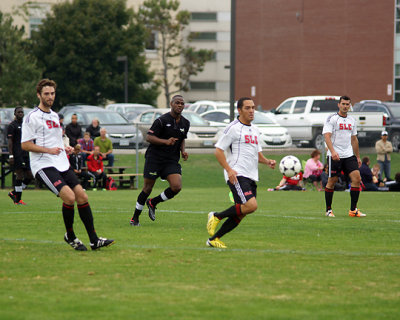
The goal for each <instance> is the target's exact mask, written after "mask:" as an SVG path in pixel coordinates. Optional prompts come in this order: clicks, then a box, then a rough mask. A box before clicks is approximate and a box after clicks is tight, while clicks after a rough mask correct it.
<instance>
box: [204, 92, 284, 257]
mask: <svg viewBox="0 0 400 320" xmlns="http://www.w3.org/2000/svg"><path fill="white" fill-rule="evenodd" d="M237 108H238V112H239V117H238V118H237V119H236V120H234V121H233V122H231V123H230V124H229V125H228V126H227V127H226V129H225V130H224V133H223V135H222V136H221V137H220V139H219V140H218V142H217V144H216V145H215V146H216V149H215V156H216V158H217V160H218V162H219V163H220V165H221V166H222V167H223V168H224V175H225V180H226V181H227V184H228V186H229V188H230V189H231V191H232V194H233V198H234V200H235V205H233V206H231V207H229V208H228V209H226V210H224V211H221V212H210V213H209V214H208V222H207V231H208V234H209V235H210V238H209V239H208V240H207V245H208V246H210V247H215V248H223V249H224V248H226V245H225V244H224V243H223V242H222V241H221V240H220V238H221V237H222V236H223V235H225V234H226V233H228V232H230V231H232V230H233V229H234V228H236V227H237V226H238V225H239V223H240V221H241V220H242V219H243V218H244V217H245V216H246V215H247V214H250V213H252V212H254V211H256V210H257V200H256V196H257V185H256V181H258V163H263V164H266V165H268V166H269V167H270V168H272V169H274V168H275V165H276V161H275V160H271V159H267V158H265V157H264V155H263V154H262V152H261V151H262V149H261V144H260V132H259V130H258V128H257V127H256V126H255V125H253V124H252V123H251V122H252V121H253V120H254V111H255V105H254V102H253V100H251V99H250V98H246V97H243V98H240V99H239V100H238V102H237ZM224 151H225V152H226V153H227V156H225V154H224ZM224 218H227V220H226V221H225V222H224V224H223V225H222V226H221V228H220V229H219V230H218V231H217V232H215V229H216V227H217V226H218V224H219V223H220V222H221V220H222V219H224Z"/></svg>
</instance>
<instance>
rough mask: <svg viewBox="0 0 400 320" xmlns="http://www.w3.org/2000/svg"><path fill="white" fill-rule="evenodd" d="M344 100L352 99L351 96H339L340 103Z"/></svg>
mask: <svg viewBox="0 0 400 320" xmlns="http://www.w3.org/2000/svg"><path fill="white" fill-rule="evenodd" d="M342 100H346V101H351V99H350V97H349V96H341V97H340V98H339V103H340V102H341V101H342Z"/></svg>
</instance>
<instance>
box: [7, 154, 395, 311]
mask: <svg viewBox="0 0 400 320" xmlns="http://www.w3.org/2000/svg"><path fill="white" fill-rule="evenodd" d="M395 156H396V157H395V158H396V159H394V163H393V164H392V167H394V168H396V166H397V160H398V158H397V155H395ZM124 158H125V157H124ZM279 158H280V157H279V156H277V159H279ZM305 158H307V156H305ZM121 159H122V158H121ZM126 160H127V161H128V162H129V161H130V160H129V157H128V156H126ZM120 161H121V162H123V161H125V160H120ZM393 170H394V169H392V172H396V171H393ZM398 171H400V170H398ZM183 172H184V173H183V174H184V176H183V183H184V188H183V190H182V192H181V194H179V195H178V196H177V197H176V198H175V199H173V200H171V201H169V202H165V203H162V204H160V205H159V210H158V213H157V220H156V221H155V222H152V221H150V219H149V218H148V217H147V210H145V211H144V213H143V215H142V217H141V224H142V227H140V228H132V227H130V226H129V224H128V221H129V219H130V217H131V214H132V208H133V207H134V203H135V201H136V197H137V195H138V193H139V191H138V190H118V191H114V192H110V191H107V192H99V191H98V192H93V191H89V192H88V194H89V199H90V203H91V206H92V209H93V212H94V216H95V225H96V229H97V232H98V234H99V235H100V236H106V237H112V238H114V239H116V244H115V245H114V246H112V247H110V248H105V249H102V250H101V251H98V252H91V251H89V252H75V251H73V250H72V249H71V248H70V247H68V246H67V244H66V243H65V242H64V241H63V239H62V238H63V234H64V228H63V222H62V216H61V213H60V209H61V202H60V201H59V199H57V198H56V197H55V196H54V195H53V194H51V193H50V192H49V191H45V190H39V191H37V190H28V191H26V192H24V195H23V199H24V200H25V201H26V202H27V203H28V206H25V207H22V206H14V205H13V204H12V203H11V200H10V199H8V197H7V192H8V190H2V191H0V199H3V200H1V201H0V219H1V223H0V253H1V255H0V289H1V290H0V319H398V318H399V317H400V307H399V306H400V269H399V266H400V250H399V243H400V233H399V226H400V219H399V217H398V214H399V213H398V203H399V194H398V193H389V192H382V193H366V192H365V193H362V194H361V195H360V201H359V207H360V208H361V209H362V210H363V211H364V212H365V213H367V215H368V216H367V217H366V218H365V219H354V218H353V219H352V218H349V217H348V216H347V212H348V207H349V202H350V195H349V193H348V192H336V193H335V194H334V212H335V214H336V218H334V219H328V218H325V217H324V216H323V212H324V207H325V205H324V194H323V193H321V192H316V191H307V192H267V191H266V190H267V188H268V187H270V186H271V185H274V184H276V183H277V180H278V179H279V178H280V174H279V173H277V172H273V171H271V170H269V169H267V168H262V169H261V170H260V177H261V179H260V182H259V183H258V185H259V188H258V197H257V199H258V204H259V208H258V210H257V212H255V213H254V214H252V215H250V216H248V217H246V219H244V220H243V222H242V223H241V225H240V226H239V227H238V228H236V229H235V230H234V231H232V232H231V233H229V234H228V235H226V236H225V237H224V239H223V240H224V242H225V243H226V244H227V245H228V249H227V250H225V251H220V250H215V249H211V248H207V247H206V246H205V241H206V239H207V231H206V229H205V225H206V220H207V213H208V212H209V211H211V210H222V209H224V208H226V207H227V206H229V205H230V203H229V200H228V188H227V187H226V186H224V182H223V178H222V173H221V170H220V169H219V167H218V165H217V164H216V162H215V160H214V159H213V157H212V156H211V155H193V156H192V158H191V159H190V160H189V161H188V162H187V163H185V164H183ZM166 186H167V184H166V182H160V181H158V182H157V184H156V188H155V190H154V191H153V192H154V194H158V193H159V192H160V191H162V190H163V188H165V187H166ZM75 230H76V233H77V235H78V236H79V237H80V239H81V240H83V241H84V243H85V244H88V239H87V236H86V232H85V231H84V227H83V225H82V223H81V221H80V219H79V215H78V214H77V213H76V218H75Z"/></svg>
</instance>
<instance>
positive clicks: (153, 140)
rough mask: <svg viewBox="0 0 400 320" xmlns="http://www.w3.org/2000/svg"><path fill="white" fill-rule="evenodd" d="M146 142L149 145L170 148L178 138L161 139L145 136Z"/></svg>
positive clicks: (150, 135) (149, 135)
mask: <svg viewBox="0 0 400 320" xmlns="http://www.w3.org/2000/svg"><path fill="white" fill-rule="evenodd" d="M146 141H147V142H148V143H151V144H156V145H159V146H162V145H164V146H172V145H174V144H175V142H176V141H178V138H173V137H171V138H169V139H161V138H159V137H157V136H155V135H153V134H147V137H146Z"/></svg>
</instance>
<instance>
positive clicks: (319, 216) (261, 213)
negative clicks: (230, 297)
mask: <svg viewBox="0 0 400 320" xmlns="http://www.w3.org/2000/svg"><path fill="white" fill-rule="evenodd" d="M112 211H113V212H115V213H124V212H125V213H127V214H128V216H129V215H131V214H132V210H130V211H129V210H122V209H112ZM95 212H101V213H110V210H108V209H96V210H95ZM157 212H164V213H179V214H181V213H188V214H203V215H207V214H208V211H188V210H162V209H157ZM266 212H267V211H263V210H259V211H256V212H255V213H253V214H252V215H251V216H252V217H267V218H284V219H299V220H332V221H335V220H344V219H350V218H349V217H347V213H346V212H344V213H343V216H342V217H339V216H336V217H335V218H327V217H325V216H323V213H322V214H321V211H315V212H314V213H315V215H316V216H315V217H305V216H287V215H280V214H265V213H266ZM26 213H30V212H29V211H5V212H1V213H0V214H26ZM308 213H313V212H312V211H308ZM35 214H61V210H57V211H40V212H35ZM361 220H363V221H368V222H394V223H400V220H392V219H371V218H369V217H368V216H367V217H366V218H362V219H361Z"/></svg>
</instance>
